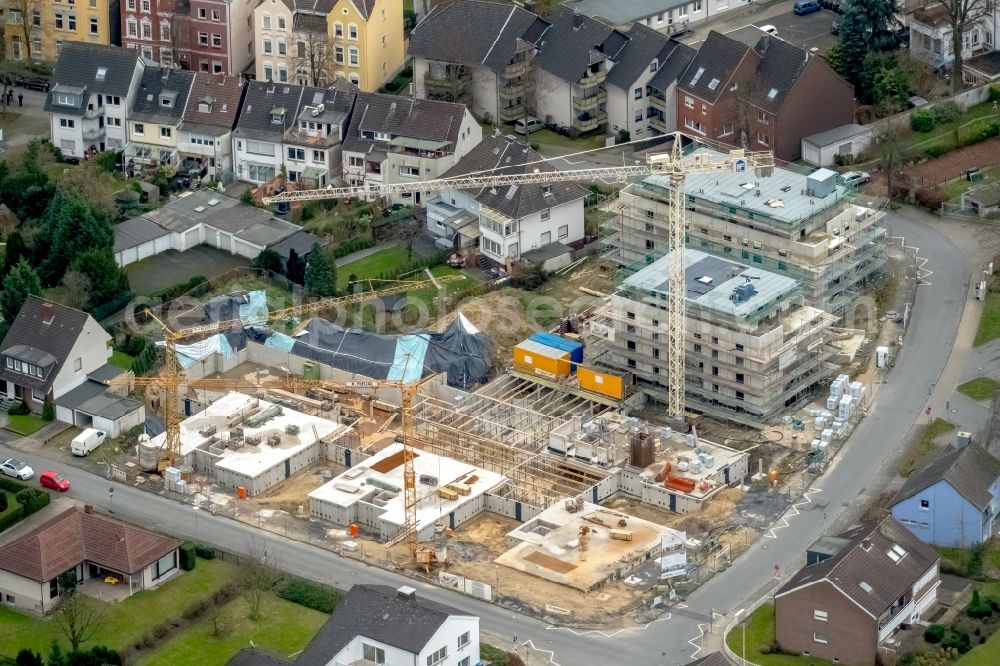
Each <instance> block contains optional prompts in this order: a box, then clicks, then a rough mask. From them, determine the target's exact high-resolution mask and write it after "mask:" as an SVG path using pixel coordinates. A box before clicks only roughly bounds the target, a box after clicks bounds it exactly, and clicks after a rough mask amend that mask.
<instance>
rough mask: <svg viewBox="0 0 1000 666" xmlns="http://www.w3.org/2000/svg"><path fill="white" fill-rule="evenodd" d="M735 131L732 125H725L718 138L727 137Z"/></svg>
mask: <svg viewBox="0 0 1000 666" xmlns="http://www.w3.org/2000/svg"><path fill="white" fill-rule="evenodd" d="M735 129H736V128H735V127H734V126H733V123H726V124H725V125H723V126H722V134H720V135H719V136H720V137H722V136H729V135H730V134H732V133H733V132H734V131H735Z"/></svg>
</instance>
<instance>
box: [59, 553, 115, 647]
mask: <svg viewBox="0 0 1000 666" xmlns="http://www.w3.org/2000/svg"><path fill="white" fill-rule="evenodd" d="M57 584H58V586H59V594H60V595H61V596H62V600H61V601H60V602H59V607H58V608H57V609H56V622H57V624H58V625H59V631H60V632H62V635H63V636H65V637H66V640H68V641H69V645H70V651H71V652H76V651H78V650H79V649H80V646H81V645H83V644H84V643H86V642H87V641H89V640H90V639H91V638H93V637H94V635H95V634H96V633H97V632H98V630H99V629H100V628H101V625H102V624H103V623H104V619H105V617H106V616H107V612H108V609H107V606H105V605H103V604H99V603H98V602H97V601H96V600H95V599H91V598H90V597H88V596H87V595H85V594H80V593H79V592H77V590H76V574H75V573H73V572H72V571H69V572H67V573H64V574H62V575H61V576H59V579H58V583H57Z"/></svg>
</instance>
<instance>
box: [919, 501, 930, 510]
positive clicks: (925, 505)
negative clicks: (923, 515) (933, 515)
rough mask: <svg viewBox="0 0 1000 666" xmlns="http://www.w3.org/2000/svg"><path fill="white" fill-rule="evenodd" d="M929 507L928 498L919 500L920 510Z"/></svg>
mask: <svg viewBox="0 0 1000 666" xmlns="http://www.w3.org/2000/svg"><path fill="white" fill-rule="evenodd" d="M930 508H931V501H930V500H920V510H921V511H930Z"/></svg>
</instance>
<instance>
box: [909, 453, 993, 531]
mask: <svg viewBox="0 0 1000 666" xmlns="http://www.w3.org/2000/svg"><path fill="white" fill-rule="evenodd" d="M965 441H966V442H967V441H968V440H965ZM998 510H1000V460H997V459H996V458H994V457H993V456H992V455H990V453H989V452H988V451H986V449H984V448H983V447H982V446H979V445H978V444H965V445H964V446H960V447H959V448H956V449H953V450H948V451H945V452H944V453H942V454H941V455H939V456H937V457H936V458H934V459H932V460H930V461H928V462H927V463H926V464H925V465H923V466H922V467H920V468H918V469H917V470H915V471H914V472H913V473H912V474H911V475H910V476H909V478H907V479H906V483H904V484H903V487H902V488H900V489H899V492H898V493H896V496H895V497H894V498H893V500H892V517H893V518H895V519H896V520H898V521H899V522H900V523H902V524H903V525H905V526H906V527H907V529H909V530H910V531H911V532H913V533H914V534H915V535H916V536H917V537H918V538H919V539H920V540H921V541H923V542H925V543H932V544H934V545H936V546H954V547H957V548H970V547H972V546H975V545H978V544H981V543H983V542H984V541H987V540H989V538H990V537H992V536H993V528H994V521H995V520H996V517H997V511H998Z"/></svg>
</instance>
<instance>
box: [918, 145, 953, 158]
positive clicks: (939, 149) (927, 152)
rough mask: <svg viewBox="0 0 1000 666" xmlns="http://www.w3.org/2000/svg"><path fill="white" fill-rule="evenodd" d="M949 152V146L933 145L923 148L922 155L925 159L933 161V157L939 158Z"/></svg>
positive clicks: (950, 148)
mask: <svg viewBox="0 0 1000 666" xmlns="http://www.w3.org/2000/svg"><path fill="white" fill-rule="evenodd" d="M951 150H952V147H951V146H947V145H944V146H942V145H940V144H937V143H935V144H934V145H931V146H927V147H926V148H924V150H923V154H924V157H927V158H929V159H934V158H935V157H941V156H942V155H944V154H945V153H947V152H949V151H951Z"/></svg>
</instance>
